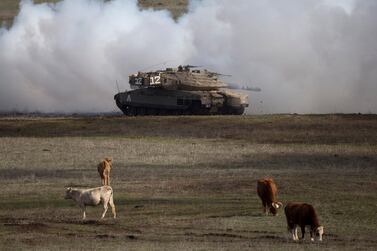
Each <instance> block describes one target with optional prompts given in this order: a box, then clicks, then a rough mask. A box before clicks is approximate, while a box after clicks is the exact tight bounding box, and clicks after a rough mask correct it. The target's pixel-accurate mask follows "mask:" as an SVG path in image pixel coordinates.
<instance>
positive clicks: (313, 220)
mask: <svg viewBox="0 0 377 251" xmlns="http://www.w3.org/2000/svg"><path fill="white" fill-rule="evenodd" d="M284 212H285V216H286V218H287V225H288V231H289V232H290V233H291V234H292V238H293V240H294V241H297V240H298V239H299V238H298V235H297V229H298V227H301V233H302V239H304V235H305V226H310V240H311V241H314V235H317V236H318V237H319V241H322V235H323V226H321V225H319V222H318V217H317V213H316V212H315V210H314V207H313V206H312V205H310V204H307V203H294V202H290V203H288V204H287V206H286V207H285V208H284Z"/></svg>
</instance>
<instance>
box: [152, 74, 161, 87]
mask: <svg viewBox="0 0 377 251" xmlns="http://www.w3.org/2000/svg"><path fill="white" fill-rule="evenodd" d="M150 84H151V85H159V84H161V76H160V75H158V76H153V77H151V78H150Z"/></svg>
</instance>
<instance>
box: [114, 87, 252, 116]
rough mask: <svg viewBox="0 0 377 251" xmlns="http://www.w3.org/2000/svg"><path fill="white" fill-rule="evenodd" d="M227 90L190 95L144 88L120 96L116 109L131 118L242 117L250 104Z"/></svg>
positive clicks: (190, 92)
mask: <svg viewBox="0 0 377 251" xmlns="http://www.w3.org/2000/svg"><path fill="white" fill-rule="evenodd" d="M237 98H238V97H237V96H234V95H233V96H232V95H231V94H230V93H227V91H226V90H225V91H224V90H222V91H220V90H217V91H187V90H166V89H161V88H142V89H136V90H131V91H126V92H120V93H118V94H116V95H115V96H114V99H115V102H116V105H117V106H118V108H119V109H120V110H121V111H122V112H123V113H124V114H125V115H127V116H138V115H142V116H143V115H226V114H229V115H230V114H232V115H241V114H243V113H244V110H245V107H247V106H248V103H247V102H246V101H244V100H238V99H237Z"/></svg>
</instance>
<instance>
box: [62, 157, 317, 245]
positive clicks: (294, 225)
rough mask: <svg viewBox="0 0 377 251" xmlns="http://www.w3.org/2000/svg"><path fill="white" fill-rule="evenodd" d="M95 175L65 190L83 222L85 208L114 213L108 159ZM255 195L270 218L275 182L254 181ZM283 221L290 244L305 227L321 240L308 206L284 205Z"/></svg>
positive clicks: (275, 203)
mask: <svg viewBox="0 0 377 251" xmlns="http://www.w3.org/2000/svg"><path fill="white" fill-rule="evenodd" d="M97 169H98V173H99V175H100V177H101V182H102V186H101V187H96V188H90V189H77V188H71V187H69V188H67V190H66V195H65V199H72V200H74V201H75V202H76V203H77V204H78V205H79V206H80V208H81V209H82V211H83V219H85V218H86V206H97V205H99V204H101V203H102V204H103V207H104V211H103V213H102V217H101V219H103V218H104V217H105V215H106V212H107V209H108V207H109V205H110V207H111V209H112V213H113V217H114V219H115V218H116V211H115V205H114V199H113V198H114V195H113V189H112V188H111V187H110V172H111V169H112V163H111V159H110V158H105V159H104V160H103V161H101V162H100V163H99V164H98V166H97ZM257 193H258V196H259V198H260V199H261V201H262V205H263V211H264V213H265V214H266V215H267V214H268V212H270V213H271V214H272V215H273V216H275V215H277V211H278V209H279V208H280V207H282V206H283V204H282V203H281V202H279V201H277V199H276V197H277V188H276V184H275V182H274V181H273V180H272V179H271V178H268V179H260V180H258V182H257ZM284 213H285V216H286V219H287V225H288V231H289V232H290V233H291V234H292V238H293V240H294V241H297V240H299V237H298V233H297V231H298V228H299V227H300V228H301V233H302V237H301V238H302V239H304V236H305V227H306V226H309V227H310V239H311V241H314V236H317V237H318V239H319V240H320V241H322V235H323V226H321V225H320V224H319V221H318V217H317V214H316V212H315V210H314V208H313V206H312V205H310V204H307V203H293V202H290V203H288V204H287V205H286V206H285V208H284Z"/></svg>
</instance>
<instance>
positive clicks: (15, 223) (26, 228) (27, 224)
mask: <svg viewBox="0 0 377 251" xmlns="http://www.w3.org/2000/svg"><path fill="white" fill-rule="evenodd" d="M0 221H1V223H2V225H3V226H4V227H17V228H18V229H17V231H20V232H46V231H47V229H48V228H49V226H48V225H47V224H45V223H42V222H36V221H32V220H27V219H25V218H3V219H0Z"/></svg>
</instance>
